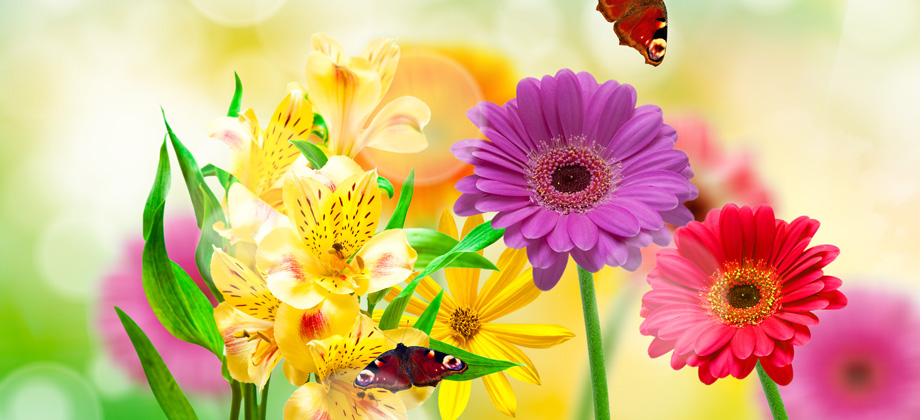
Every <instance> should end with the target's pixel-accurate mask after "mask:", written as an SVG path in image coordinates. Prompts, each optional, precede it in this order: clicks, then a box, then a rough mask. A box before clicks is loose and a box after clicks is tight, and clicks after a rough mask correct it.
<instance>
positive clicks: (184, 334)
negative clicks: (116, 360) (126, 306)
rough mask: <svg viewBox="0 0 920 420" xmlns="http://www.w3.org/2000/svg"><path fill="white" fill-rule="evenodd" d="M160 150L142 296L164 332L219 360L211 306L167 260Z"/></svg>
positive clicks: (164, 164)
mask: <svg viewBox="0 0 920 420" xmlns="http://www.w3.org/2000/svg"><path fill="white" fill-rule="evenodd" d="M160 151H161V159H160V167H159V168H157V178H156V180H155V181H154V184H153V188H152V189H151V191H150V195H149V196H148V198H147V207H146V208H145V209H144V217H145V225H146V224H147V223H149V225H150V227H149V229H147V238H146V242H145V243H144V251H143V254H142V257H141V258H142V269H143V270H142V281H143V285H144V293H145V294H146V295H147V300H148V302H149V303H150V307H151V309H153V312H154V314H156V316H157V318H158V319H159V320H160V323H161V324H163V326H164V327H165V328H166V330H167V331H169V332H170V333H171V334H172V335H174V336H175V337H176V338H179V339H180V340H183V341H187V342H190V343H194V344H198V345H200V346H202V347H204V348H206V349H208V350H210V351H211V352H212V353H214V354H215V355H217V357H218V358H222V357H223V340H222V339H221V337H220V334H219V333H218V332H217V326H216V324H215V323H214V309H213V308H212V307H211V303H210V302H209V301H208V298H207V297H205V295H204V293H202V292H201V290H200V289H199V288H198V286H197V285H195V282H194V281H192V279H191V277H189V276H188V274H186V273H185V271H184V270H182V268H181V267H179V266H178V265H176V264H175V263H173V262H172V261H170V259H169V256H168V255H167V254H166V241H165V238H164V234H163V211H164V208H165V206H166V193H167V190H168V185H169V182H168V180H169V179H170V178H169V176H170V170H169V157H168V154H167V152H166V141H165V140H164V142H163V146H162V147H161V148H160ZM164 156H165V157H166V158H165V159H163V157H164ZM148 218H149V220H148Z"/></svg>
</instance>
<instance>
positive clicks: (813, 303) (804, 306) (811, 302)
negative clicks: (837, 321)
mask: <svg viewBox="0 0 920 420" xmlns="http://www.w3.org/2000/svg"><path fill="white" fill-rule="evenodd" d="M829 303H830V302H829V301H828V300H827V298H825V297H821V296H812V297H809V298H805V299H801V300H797V301H795V302H790V303H784V304H783V310H784V311H787V312H811V311H817V310H818V309H824V308H826V307H827V305H828V304H829Z"/></svg>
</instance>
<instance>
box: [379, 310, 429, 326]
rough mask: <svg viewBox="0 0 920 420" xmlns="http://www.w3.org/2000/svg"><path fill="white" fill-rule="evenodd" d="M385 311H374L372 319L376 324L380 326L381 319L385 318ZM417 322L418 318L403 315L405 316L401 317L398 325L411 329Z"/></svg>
mask: <svg viewBox="0 0 920 420" xmlns="http://www.w3.org/2000/svg"><path fill="white" fill-rule="evenodd" d="M383 311H384V310H383V309H374V313H373V314H372V317H371V318H372V319H373V320H374V322H375V323H377V324H380V318H383ZM416 321H418V317H414V316H410V315H408V314H405V313H403V315H402V316H401V317H399V323H398V324H397V325H399V326H400V327H411V326H413V325H415V322H416Z"/></svg>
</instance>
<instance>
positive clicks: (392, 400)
mask: <svg viewBox="0 0 920 420" xmlns="http://www.w3.org/2000/svg"><path fill="white" fill-rule="evenodd" d="M400 339H401V340H402V342H403V343H404V344H406V345H407V346H425V347H427V346H428V336H426V335H425V334H424V333H422V332H421V331H419V330H415V329H408V330H390V331H387V332H386V334H384V332H381V331H380V330H379V329H377V327H376V326H375V325H374V321H373V320H371V319H370V318H368V317H367V316H364V315H359V317H358V318H357V321H356V322H355V323H354V324H353V327H352V329H351V331H350V332H349V334H348V335H347V336H338V335H336V336H333V337H330V338H327V339H323V340H313V341H311V342H309V343H307V344H306V346H305V349H306V352H307V353H309V355H310V356H311V359H312V360H311V363H312V364H313V366H315V370H314V371H315V373H316V382H309V383H306V384H304V385H302V386H301V387H300V388H298V389H297V391H295V392H294V394H292V395H291V398H290V399H288V402H287V403H286V404H285V405H284V419H285V420H301V419H324V420H362V419H363V420H397V419H399V420H403V419H406V418H407V416H406V409H407V408H406V403H404V402H403V399H401V396H399V395H396V394H393V393H392V392H390V391H387V390H385V389H381V388H371V389H367V390H361V389H358V388H356V387H355V386H354V381H355V378H356V377H357V376H358V373H359V372H360V371H361V370H362V369H364V368H365V367H366V366H367V365H368V364H369V363H371V362H372V361H374V359H376V358H377V357H378V356H380V354H382V353H383V352H384V351H387V350H389V349H391V348H393V347H395V346H396V344H395V343H396V341H394V340H400ZM425 388H426V390H428V391H427V394H428V395H430V391H433V390H434V388H428V387H425ZM409 391H410V390H406V391H402V392H400V393H399V394H404V393H408V392H409ZM412 398H414V397H412ZM412 404H415V405H417V403H412Z"/></svg>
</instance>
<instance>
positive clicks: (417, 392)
mask: <svg viewBox="0 0 920 420" xmlns="http://www.w3.org/2000/svg"><path fill="white" fill-rule="evenodd" d="M434 388H435V387H433V386H413V387H411V388H409V389H406V390H402V391H399V392H397V393H396V396H397V397H399V399H400V400H402V402H403V405H405V406H406V410H411V409H413V408H416V407H418V406H420V405H422V403H424V402H425V401H427V400H428V398H430V397H431V394H434Z"/></svg>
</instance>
